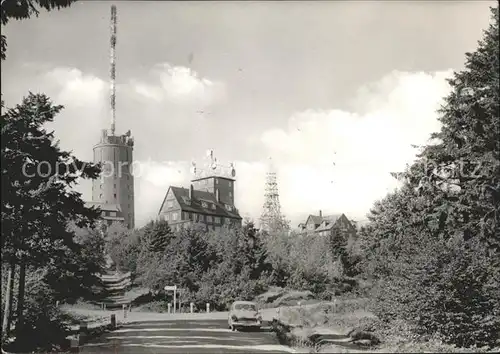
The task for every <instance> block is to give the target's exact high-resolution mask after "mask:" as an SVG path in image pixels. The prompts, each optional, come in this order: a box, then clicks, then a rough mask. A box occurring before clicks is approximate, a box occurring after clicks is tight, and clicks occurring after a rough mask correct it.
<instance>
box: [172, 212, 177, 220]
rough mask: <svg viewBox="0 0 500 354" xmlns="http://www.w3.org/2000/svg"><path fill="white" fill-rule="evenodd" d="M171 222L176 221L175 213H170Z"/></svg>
mask: <svg viewBox="0 0 500 354" xmlns="http://www.w3.org/2000/svg"><path fill="white" fill-rule="evenodd" d="M172 220H173V221H176V220H177V213H172Z"/></svg>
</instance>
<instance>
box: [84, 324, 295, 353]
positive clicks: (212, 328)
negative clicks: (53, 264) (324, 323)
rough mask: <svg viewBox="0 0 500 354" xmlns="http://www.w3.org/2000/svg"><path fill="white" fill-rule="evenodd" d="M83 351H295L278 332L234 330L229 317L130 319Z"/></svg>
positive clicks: (91, 342)
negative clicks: (229, 323) (225, 318)
mask: <svg viewBox="0 0 500 354" xmlns="http://www.w3.org/2000/svg"><path fill="white" fill-rule="evenodd" d="M80 353H138V354H139V353H149V354H152V353H155V354H156V353H158V354H160V353H294V350H293V349H291V348H289V347H286V346H282V345H279V343H278V340H277V338H276V334H275V333H273V332H271V331H270V328H269V327H264V328H263V329H262V330H261V331H244V332H238V331H237V332H231V331H230V330H229V329H228V328H227V320H221V319H217V320H208V319H205V320H202V319H193V320H170V321H141V322H129V323H126V324H125V325H123V326H122V327H121V328H120V329H117V330H115V331H113V332H109V333H105V334H103V335H102V336H101V337H99V338H96V339H94V340H92V341H90V342H89V343H87V344H86V345H85V346H84V347H83V348H81V350H80Z"/></svg>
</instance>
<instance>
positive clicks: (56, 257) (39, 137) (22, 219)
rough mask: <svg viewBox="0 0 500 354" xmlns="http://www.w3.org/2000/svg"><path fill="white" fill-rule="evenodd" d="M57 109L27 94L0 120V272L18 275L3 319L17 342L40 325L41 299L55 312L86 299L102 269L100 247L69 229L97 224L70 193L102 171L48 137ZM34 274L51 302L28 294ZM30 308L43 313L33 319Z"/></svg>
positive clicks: (95, 240)
mask: <svg viewBox="0 0 500 354" xmlns="http://www.w3.org/2000/svg"><path fill="white" fill-rule="evenodd" d="M2 108H3V102H2ZM61 109H62V106H55V105H53V104H52V102H51V101H50V100H49V98H48V97H46V96H45V95H43V94H37V95H35V94H31V93H30V94H29V95H28V96H27V97H26V98H24V99H23V101H22V103H21V104H20V105H16V106H15V107H14V108H11V109H7V110H5V111H2V115H1V166H2V214H1V215H2V265H6V266H7V268H10V269H11V270H13V274H16V273H18V274H19V281H18V286H17V288H15V289H16V290H17V292H16V294H15V296H16V299H15V305H16V307H15V308H16V313H15V315H14V314H13V313H10V314H9V316H6V319H7V318H9V319H11V320H13V321H9V322H11V323H12V322H14V323H15V324H16V338H17V340H18V341H20V342H23V343H27V342H26V341H23V339H24V338H25V337H24V336H25V335H28V334H27V333H28V332H27V331H28V330H29V328H31V327H32V326H33V324H32V323H30V322H29V321H31V319H33V318H35V317H36V318H40V319H43V318H45V317H43V316H42V312H43V311H46V310H48V308H47V307H46V303H44V302H39V300H41V299H49V298H50V299H51V303H52V306H53V305H55V300H65V299H71V298H73V299H74V298H75V297H80V296H82V295H85V292H86V293H87V294H90V291H89V290H90V287H91V286H92V285H96V284H97V277H96V274H97V273H99V272H100V271H101V267H102V265H103V264H102V256H103V252H102V251H103V246H104V243H103V240H102V239H101V238H99V237H97V235H96V234H94V233H93V232H92V231H89V232H90V233H87V234H85V233H84V234H77V233H76V229H75V228H74V227H77V228H92V227H93V226H94V222H95V221H96V220H97V218H98V217H99V211H98V210H96V209H92V208H87V207H86V206H85V204H84V201H83V200H82V199H81V194H80V193H78V192H76V191H75V190H74V186H75V184H76V182H77V180H78V179H79V178H90V179H92V178H96V177H97V176H98V173H99V172H100V169H99V166H97V165H94V164H92V163H89V162H85V161H81V160H79V159H78V158H77V157H76V156H74V155H72V154H71V153H70V152H67V151H64V150H62V149H61V148H60V147H59V144H58V142H56V141H55V139H54V135H53V132H47V131H46V129H45V124H46V123H49V122H52V121H53V119H54V117H55V116H56V115H57V114H58V113H59V111H60V110H61ZM71 225H74V227H72V226H71ZM32 269H37V270H39V271H42V272H43V276H42V277H41V278H40V279H41V281H43V286H44V287H46V288H43V289H41V290H40V291H42V292H44V291H45V290H48V289H49V290H50V292H51V294H50V296H49V295H48V294H46V295H40V296H39V297H36V296H38V295H37V294H39V293H35V292H29V293H28V292H27V290H29V289H27V287H26V279H27V278H26V275H27V274H28V272H29V271H30V270H32ZM40 286H42V285H40ZM25 294H26V296H25ZM10 299H11V297H7V299H6V303H7V302H9V301H10ZM25 299H26V303H25V301H24V300H25ZM52 300H54V301H52ZM36 304H38V305H39V308H38V310H40V311H42V312H40V313H38V312H37V314H34V313H33V311H35V309H34V307H33V306H35V307H36ZM5 307H6V308H9V306H7V305H6V306H5ZM12 309H14V307H12ZM49 317H50V316H49ZM47 319H48V317H47ZM4 323H6V322H4ZM47 326H49V323H48V322H47ZM8 327H9V326H7V328H4V329H5V331H3V334H7V333H8V332H9V331H8ZM33 345H34V344H33ZM28 349H30V348H27V350H28Z"/></svg>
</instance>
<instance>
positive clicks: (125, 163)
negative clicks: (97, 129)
mask: <svg viewBox="0 0 500 354" xmlns="http://www.w3.org/2000/svg"><path fill="white" fill-rule="evenodd" d="M133 148H134V140H133V138H132V137H131V136H130V131H129V132H127V133H126V134H124V135H121V136H115V135H108V132H107V130H102V134H101V139H100V141H99V143H98V144H97V145H95V146H94V163H101V164H102V173H101V176H99V178H97V179H95V180H93V181H92V202H94V203H97V204H98V205H101V206H105V205H119V208H120V212H121V214H122V216H123V221H124V224H125V225H126V226H127V227H128V228H134V227H135V209H134V176H133V171H132V167H133V166H132V162H133V155H132V153H133ZM106 208H108V207H106Z"/></svg>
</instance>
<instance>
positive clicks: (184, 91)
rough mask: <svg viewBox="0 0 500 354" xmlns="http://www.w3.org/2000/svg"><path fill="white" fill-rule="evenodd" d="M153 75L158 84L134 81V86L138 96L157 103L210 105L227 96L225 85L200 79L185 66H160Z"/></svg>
mask: <svg viewBox="0 0 500 354" xmlns="http://www.w3.org/2000/svg"><path fill="white" fill-rule="evenodd" d="M151 75H152V76H153V77H155V78H156V77H157V78H158V80H157V82H155V83H144V82H142V81H138V80H134V81H132V86H133V87H134V90H135V92H136V93H137V94H139V95H141V96H143V97H145V98H148V99H152V100H154V101H157V102H160V101H163V100H169V101H171V102H175V103H193V102H195V103H199V104H202V105H208V104H212V103H215V102H217V101H219V100H221V99H222V98H224V96H225V87H224V84H222V83H220V82H216V81H212V80H210V79H208V78H203V77H200V76H199V74H198V73H197V72H196V71H194V70H192V69H190V68H187V67H184V66H172V65H170V64H168V63H163V64H159V65H156V66H155V67H154V68H153V70H152V71H151Z"/></svg>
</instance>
